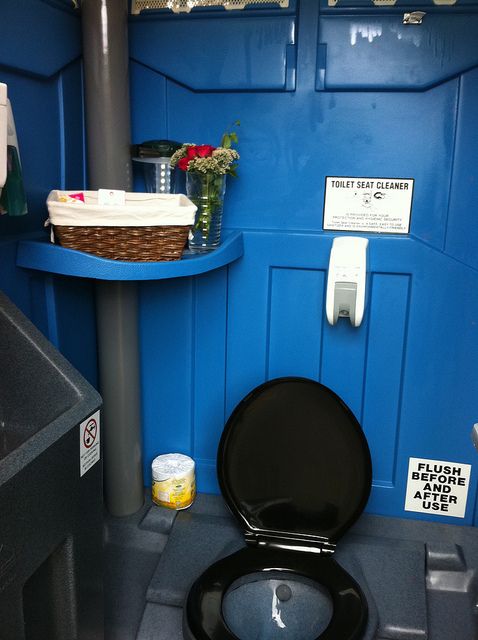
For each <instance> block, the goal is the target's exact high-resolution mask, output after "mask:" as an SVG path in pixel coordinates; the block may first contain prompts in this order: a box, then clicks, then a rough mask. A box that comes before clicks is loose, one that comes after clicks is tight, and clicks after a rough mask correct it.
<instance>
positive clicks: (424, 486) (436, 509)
mask: <svg viewBox="0 0 478 640" xmlns="http://www.w3.org/2000/svg"><path fill="white" fill-rule="evenodd" d="M470 474H471V465H470V464H461V463H458V462H443V461H442V460H425V459H423V458H410V463H409V466H408V482H407V495H406V499H405V511H416V512H417V513H432V514H435V515H440V516H452V517H454V518H464V517H465V511H466V500H467V497H468V485H469V482H470Z"/></svg>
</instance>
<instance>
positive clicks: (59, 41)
mask: <svg viewBox="0 0 478 640" xmlns="http://www.w3.org/2000/svg"><path fill="white" fill-rule="evenodd" d="M0 25H1V27H0V68H1V67H2V66H3V67H10V68H11V69H15V70H16V71H26V72H28V73H33V74H35V75H38V76H45V77H49V76H52V75H54V74H55V73H57V72H58V71H60V69H62V68H63V67H65V66H66V65H67V64H69V63H70V62H72V61H73V60H76V59H77V58H79V57H80V55H81V25H80V18H79V15H78V14H75V13H74V12H73V11H72V10H66V9H65V7H64V6H61V5H59V4H54V3H49V2H45V1H43V0H21V2H18V0H2V3H1V7H0Z"/></svg>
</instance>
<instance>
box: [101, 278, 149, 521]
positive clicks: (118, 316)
mask: <svg viewBox="0 0 478 640" xmlns="http://www.w3.org/2000/svg"><path fill="white" fill-rule="evenodd" d="M137 307H138V300H137V286H136V283H135V282H106V281H105V282H98V283H97V285H96V325H97V331H98V364H99V370H100V389H101V394H102V396H103V400H104V410H103V423H104V429H103V434H104V435H103V438H104V455H105V461H104V483H105V502H106V506H107V508H108V511H109V512H110V513H111V514H113V515H115V516H126V515H129V514H130V513H134V512H135V511H137V510H138V509H139V508H140V507H141V505H142V504H143V472H142V464H141V422H140V415H141V407H140V385H139V353H138V310H137Z"/></svg>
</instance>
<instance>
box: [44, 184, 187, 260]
mask: <svg viewBox="0 0 478 640" xmlns="http://www.w3.org/2000/svg"><path fill="white" fill-rule="evenodd" d="M86 194H90V195H89V198H93V199H94V197H95V195H94V194H95V192H85V201H86V203H87V204H86V205H85V206H83V205H80V204H69V203H64V202H59V201H58V192H52V193H51V194H50V196H49V197H48V200H47V204H48V209H49V212H50V218H49V222H50V223H51V225H52V230H53V236H54V239H56V240H57V242H58V243H59V244H60V245H61V246H63V247H66V248H68V249H75V250H77V251H84V252H86V253H92V254H94V255H96V256H100V257H101V258H109V259H110V260H125V261H131V262H159V261H170V260H179V259H180V258H181V255H182V253H183V250H184V247H185V245H186V242H187V239H188V233H189V230H190V228H191V224H192V221H193V220H194V213H195V207H194V205H192V203H191V202H190V201H189V200H188V199H187V198H185V197H184V196H179V198H178V196H171V197H170V198H169V199H168V197H167V196H164V195H163V196H157V198H158V202H157V205H156V206H155V203H153V202H152V200H154V199H155V197H156V196H155V195H154V194H143V195H144V196H145V197H144V199H141V198H140V197H139V196H140V194H127V195H132V196H134V198H133V199H132V202H128V201H127V203H126V206H125V207H124V208H122V209H121V210H120V212H119V216H118V210H117V208H116V209H115V208H114V207H106V208H105V207H99V206H98V205H97V204H95V202H92V201H91V200H90V202H88V199H87V198H86ZM91 194H93V195H91ZM145 203H147V205H146V206H145ZM158 207H159V209H161V211H159V210H158ZM71 218H74V220H73V222H74V224H57V223H56V221H58V222H71V221H72V220H71ZM82 219H84V220H85V221H88V222H91V220H92V219H95V222H96V220H98V222H104V221H105V220H106V222H107V224H106V225H104V224H101V226H91V224H88V223H87V224H84V225H82V224H81V222H82ZM138 219H140V220H142V219H144V220H145V222H146V221H148V222H151V220H154V221H159V220H162V219H166V220H168V219H169V220H171V221H174V222H178V220H179V221H181V222H182V221H183V220H187V221H188V223H189V224H153V225H151V224H149V225H144V226H143V225H138V224H137V221H138ZM112 220H118V221H121V222H123V223H124V221H127V222H126V224H127V226H120V225H114V226H113V225H112V224H111V223H112Z"/></svg>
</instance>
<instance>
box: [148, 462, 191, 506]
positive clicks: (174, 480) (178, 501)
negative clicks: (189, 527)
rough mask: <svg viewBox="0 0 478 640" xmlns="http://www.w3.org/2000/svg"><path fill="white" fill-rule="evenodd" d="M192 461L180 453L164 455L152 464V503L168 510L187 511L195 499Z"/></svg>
mask: <svg viewBox="0 0 478 640" xmlns="http://www.w3.org/2000/svg"><path fill="white" fill-rule="evenodd" d="M194 471H195V464H194V460H193V459H192V458H190V457H189V456H185V455H183V454H182V453H166V454H164V455H162V456H158V457H157V458H155V459H154V460H153V464H152V476H153V483H152V485H153V486H152V494H153V502H154V503H155V504H158V505H160V506H161V507H167V508H168V509H177V510H179V509H187V508H188V507H190V506H191V504H192V503H193V501H194V498H195V497H196V477H195V473H194Z"/></svg>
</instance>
